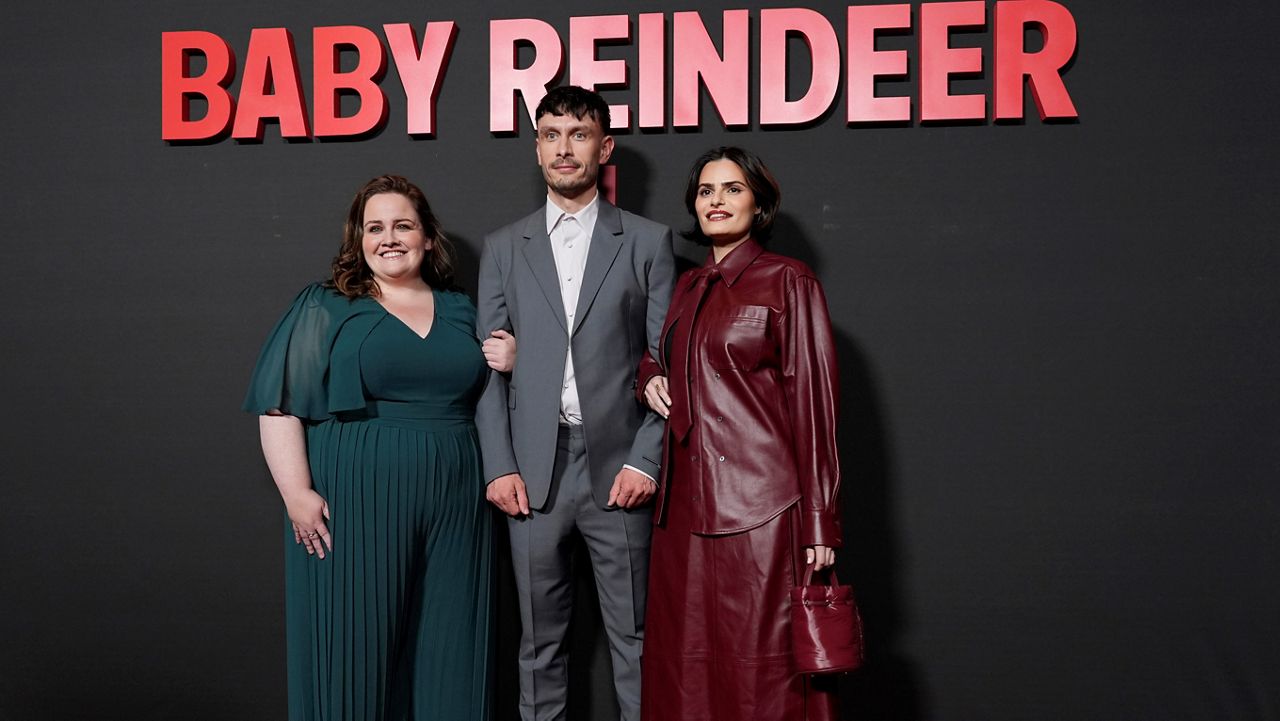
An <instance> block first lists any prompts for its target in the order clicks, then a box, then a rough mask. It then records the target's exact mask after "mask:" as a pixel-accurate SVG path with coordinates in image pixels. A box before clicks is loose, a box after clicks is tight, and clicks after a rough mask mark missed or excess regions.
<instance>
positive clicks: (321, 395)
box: [241, 283, 365, 421]
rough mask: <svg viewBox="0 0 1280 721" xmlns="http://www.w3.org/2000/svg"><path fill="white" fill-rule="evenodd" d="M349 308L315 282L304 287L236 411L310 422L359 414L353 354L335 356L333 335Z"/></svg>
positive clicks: (260, 358) (358, 382)
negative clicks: (296, 418)
mask: <svg viewBox="0 0 1280 721" xmlns="http://www.w3.org/2000/svg"><path fill="white" fill-rule="evenodd" d="M349 305H350V303H349V302H348V301H346V299H345V298H341V297H339V296H337V294H336V293H334V292H333V291H331V290H329V289H327V288H325V287H323V286H322V285H320V284H319V283H313V284H311V285H309V286H307V287H306V288H304V289H303V291H302V292H301V293H299V294H298V297H297V298H295V299H294V301H293V304H292V305H291V306H289V310H288V311H286V312H285V314H284V316H283V317H282V318H281V319H280V321H279V322H278V323H276V326H275V328H273V329H272V331H271V333H270V335H268V336H267V342H266V343H265V344H264V345H263V347H262V353H261V354H260V355H259V356H258V364H257V366H256V367H255V368H254V369H253V377H252V379H251V380H250V381H249V392H248V393H247V394H246V395H245V399H244V404H243V405H242V406H241V408H242V409H243V410H245V411H246V412H249V413H254V414H257V415H264V414H266V413H268V412H271V411H279V412H280V413H284V414H286V415H291V416H296V417H298V418H303V419H307V420H313V421H322V420H327V419H328V418H329V417H330V416H332V415H335V414H337V413H342V412H346V411H363V409H364V405H365V399H364V394H363V392H362V389H361V379H360V375H359V368H358V357H357V354H356V353H355V352H338V353H337V354H335V353H334V350H335V349H334V342H335V339H336V337H337V331H338V329H339V327H341V326H342V324H344V323H346V322H347V321H348V320H350V318H351V317H352V315H353V314H352V313H350V312H346V309H345V307H344V306H349ZM339 350H340V349H339Z"/></svg>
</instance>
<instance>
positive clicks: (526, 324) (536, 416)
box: [476, 198, 675, 508]
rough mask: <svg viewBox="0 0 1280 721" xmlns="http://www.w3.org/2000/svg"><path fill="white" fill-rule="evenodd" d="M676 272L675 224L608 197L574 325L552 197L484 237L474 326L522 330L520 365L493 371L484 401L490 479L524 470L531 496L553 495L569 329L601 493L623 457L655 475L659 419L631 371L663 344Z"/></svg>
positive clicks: (483, 441) (483, 332) (479, 415)
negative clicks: (551, 221)
mask: <svg viewBox="0 0 1280 721" xmlns="http://www.w3.org/2000/svg"><path fill="white" fill-rule="evenodd" d="M674 276H675V264H674V260H673V258H672V254H671V229H670V228H668V227H666V226H665V225H661V224H659V223H655V222H653V221H651V220H647V219H645V218H641V217H640V216H638V215H633V214H631V213H628V212H626V211H624V210H619V209H618V208H617V207H615V206H613V205H611V204H609V203H608V202H606V201H605V200H604V198H601V199H600V212H599V215H598V217H597V219H596V227H595V232H594V233H593V234H592V236H591V248H590V250H589V251H588V253H587V264H586V270H585V272H584V274H583V281H582V290H581V294H580V295H579V297H578V307H577V311H576V312H575V313H574V316H575V318H576V319H577V322H576V323H575V325H574V327H573V328H569V327H568V324H567V322H566V320H565V313H564V303H563V301H562V300H561V296H560V282H559V278H558V276H557V275H556V264H555V258H554V256H553V255H552V252H551V241H550V239H549V238H548V237H547V226H546V213H545V210H544V208H543V207H539V208H538V210H537V211H536V212H535V213H533V214H532V215H530V216H528V217H526V218H524V219H522V220H519V221H516V222H515V223H512V224H511V225H508V226H506V227H505V228H500V229H498V230H496V231H494V232H493V233H491V234H490V235H489V236H488V237H486V238H485V242H484V251H483V253H482V254H481V257H480V282H479V289H478V291H477V303H476V306H477V311H478V315H477V318H476V333H477V335H479V336H480V338H481V339H484V338H488V337H489V332H490V331H492V330H495V329H498V328H504V329H506V330H509V331H511V333H512V334H513V335H515V337H516V366H515V369H514V370H513V371H512V372H511V374H510V376H508V375H507V374H503V373H497V372H490V374H489V381H488V384H487V385H486V386H485V390H484V394H483V395H482V396H481V398H480V404H479V407H478V408H477V409H476V425H477V426H478V429H479V434H480V449H481V456H482V458H483V461H484V474H485V478H486V480H489V481H492V480H493V479H495V478H497V477H498V476H502V475H505V474H508V473H516V472H518V473H520V475H521V477H522V478H523V479H524V482H525V486H526V489H527V491H528V494H529V505H530V507H532V508H538V507H541V506H542V505H544V503H545V502H546V500H547V493H548V490H549V489H550V486H551V473H552V464H553V462H554V460H555V451H556V432H557V425H558V422H559V417H560V386H561V382H562V380H563V378H564V362H565V351H566V349H567V348H568V344H569V343H570V341H571V340H572V343H573V365H574V374H575V376H576V379H577V384H578V397H579V399H580V401H581V404H582V426H583V433H584V435H585V438H586V447H587V464H588V468H589V470H590V473H591V483H592V492H593V496H594V497H595V500H596V502H597V503H599V504H601V505H603V504H604V503H605V502H606V501H607V499H608V497H609V489H610V488H611V487H612V485H613V478H614V476H616V475H617V473H618V471H620V470H621V469H622V466H623V464H630V465H632V466H635V467H636V468H639V469H641V470H643V471H645V472H646V473H649V474H650V475H652V476H653V477H654V478H657V477H658V475H657V474H658V465H659V462H660V461H659V456H660V455H661V449H662V424H663V420H662V418H660V417H658V416H657V415H656V414H654V413H650V412H648V411H647V410H646V409H645V408H643V407H642V406H641V405H640V404H639V403H638V402H637V401H636V398H635V377H636V366H637V364H638V363H639V361H640V358H641V356H642V355H643V354H644V353H645V352H646V351H648V352H651V353H655V354H656V353H657V349H658V337H659V335H660V334H661V332H662V323H663V320H665V318H666V315H667V305H668V304H669V303H670V302H671V289H672V285H673V282H674Z"/></svg>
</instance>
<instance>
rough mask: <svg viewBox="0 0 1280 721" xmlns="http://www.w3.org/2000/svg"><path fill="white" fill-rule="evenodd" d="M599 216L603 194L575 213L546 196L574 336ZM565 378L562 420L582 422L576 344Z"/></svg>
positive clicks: (566, 364) (553, 250)
mask: <svg viewBox="0 0 1280 721" xmlns="http://www.w3.org/2000/svg"><path fill="white" fill-rule="evenodd" d="M599 216H600V194H599V193H597V194H596V197H594V198H592V199H591V202H590V203H587V205H586V207H584V208H583V209H582V210H579V211H578V212H576V213H566V212H565V211H563V210H561V209H560V207H559V206H557V205H556V204H555V203H554V202H552V200H551V198H547V236H548V237H549V238H550V239H551V254H552V255H554V256H555V259H556V274H557V275H559V276H560V300H561V301H562V302H563V303H564V318H565V325H566V326H567V327H568V328H569V334H570V336H572V335H573V324H574V320H575V319H574V314H575V313H577V312H578V296H579V295H580V292H581V290H582V271H583V270H585V269H586V267H587V251H588V250H590V249H591V234H592V233H593V232H595V229H596V218H597V217H599ZM565 354H566V356H565V362H564V380H563V381H562V382H561V385H560V422H561V423H568V424H570V425H575V426H577V425H581V424H582V404H581V403H580V402H579V400H578V384H577V381H576V379H575V376H574V372H573V344H572V343H570V344H569V348H567V349H566V350H565Z"/></svg>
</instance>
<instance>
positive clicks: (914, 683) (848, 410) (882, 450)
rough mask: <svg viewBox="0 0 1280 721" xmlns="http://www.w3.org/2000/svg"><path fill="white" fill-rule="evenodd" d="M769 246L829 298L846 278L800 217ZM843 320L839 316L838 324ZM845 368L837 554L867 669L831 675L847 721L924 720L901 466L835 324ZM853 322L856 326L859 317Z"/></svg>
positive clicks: (854, 352)
mask: <svg viewBox="0 0 1280 721" xmlns="http://www.w3.org/2000/svg"><path fill="white" fill-rule="evenodd" d="M768 245H769V249H770V250H772V251H773V252H775V253H779V254H781V255H786V256H789V257H792V258H796V259H798V260H802V261H804V262H805V263H806V264H808V265H809V267H810V268H812V269H813V271H814V273H815V274H816V275H817V276H818V279H819V280H820V281H822V284H823V288H824V289H825V290H826V291H827V295H828V297H830V295H831V292H832V291H833V290H835V289H836V288H839V287H841V282H842V279H840V278H836V277H832V276H831V275H830V274H829V273H826V272H824V268H823V264H822V260H821V258H820V257H819V255H818V254H817V252H816V250H815V249H814V247H813V244H812V243H810V242H809V239H808V238H806V237H805V235H804V233H803V231H802V230H801V229H800V227H799V226H798V225H797V224H796V223H795V221H794V220H792V218H791V217H790V216H788V215H786V214H785V213H783V214H780V215H779V216H778V217H777V218H776V220H775V221H774V229H773V239H772V240H771V241H770V242H769V244H768ZM836 320H840V319H833V321H836ZM833 325H834V326H837V327H833V329H832V330H833V333H834V335H835V343H836V353H837V357H838V359H839V363H840V411H841V413H840V431H839V446H840V468H841V490H840V496H841V504H842V506H843V509H842V514H841V519H842V522H843V524H844V549H842V552H837V554H836V571H837V573H839V574H840V579H841V581H843V582H845V583H848V584H850V585H852V586H853V589H854V593H855V594H856V597H857V599H858V605H859V607H860V609H861V611H862V619H863V625H864V630H865V636H866V654H867V655H866V664H865V665H864V666H863V668H862V669H861V670H859V671H857V672H855V673H851V674H844V675H841V676H837V677H833V678H832V679H831V681H832V682H834V683H836V684H837V685H838V686H839V689H840V708H841V716H842V718H844V719H850V720H856V721H920V720H921V719H925V718H929V716H930V714H929V709H928V699H927V689H925V688H923V686H922V682H921V679H920V678H919V676H920V674H919V670H918V664H917V663H916V662H915V661H913V660H912V659H910V658H908V657H907V656H906V655H905V654H904V653H903V651H902V642H903V637H904V636H905V632H906V630H907V624H908V621H909V619H907V618H906V615H905V613H904V611H903V608H902V592H901V563H902V562H901V558H900V551H899V548H900V541H899V538H898V530H897V528H896V526H895V524H896V523H897V520H898V518H897V509H896V508H895V507H894V498H895V496H894V492H893V484H894V482H895V468H894V462H893V457H892V443H891V442H890V432H891V429H890V428H889V423H888V420H887V419H886V418H885V417H884V412H883V405H882V404H881V402H880V398H879V392H878V389H877V387H876V381H875V376H874V369H873V368H872V367H871V363H870V361H869V359H868V357H867V354H866V353H865V352H863V350H862V348H861V347H860V345H859V344H858V341H857V340H856V339H855V338H854V337H853V336H852V335H850V334H849V333H846V332H845V331H843V330H841V328H840V327H838V326H839V325H840V324H839V323H834V322H833ZM851 325H853V326H854V327H855V328H856V326H857V322H856V319H852V322H851Z"/></svg>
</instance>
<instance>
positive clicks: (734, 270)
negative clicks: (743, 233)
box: [703, 238, 764, 286]
mask: <svg viewBox="0 0 1280 721" xmlns="http://www.w3.org/2000/svg"><path fill="white" fill-rule="evenodd" d="M763 252H764V247H763V246H761V245H760V244H759V243H757V242H756V241H755V239H754V238H749V239H747V241H746V242H744V243H743V244H742V245H739V246H738V247H737V248H734V249H733V250H731V251H729V254H728V255H726V256H725V257H723V258H721V259H720V262H719V263H717V262H716V255H715V253H714V252H710V253H707V262H705V263H703V267H704V268H715V269H716V270H718V271H720V277H721V278H723V279H724V282H725V284H726V285H730V286H732V285H733V284H734V282H736V281H737V280H738V276H740V275H742V271H744V270H746V269H747V266H749V265H751V262H752V261H754V260H755V259H756V258H758V257H760V254H761V253H763Z"/></svg>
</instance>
